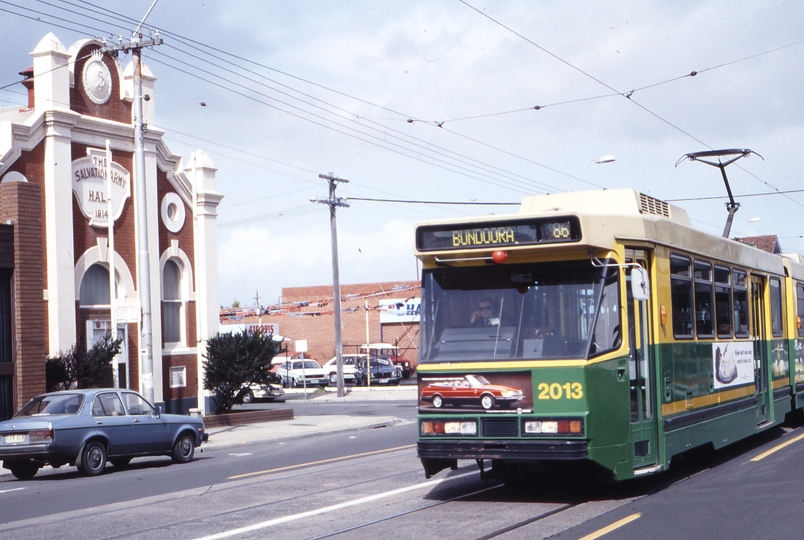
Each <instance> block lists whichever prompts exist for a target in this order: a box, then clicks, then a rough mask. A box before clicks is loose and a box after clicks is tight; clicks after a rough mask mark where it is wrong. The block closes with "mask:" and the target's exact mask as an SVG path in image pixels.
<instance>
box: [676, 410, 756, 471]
mask: <svg viewBox="0 0 804 540" xmlns="http://www.w3.org/2000/svg"><path fill="white" fill-rule="evenodd" d="M757 431H758V430H757V412H756V409H754V408H751V409H746V410H744V411H739V412H736V413H733V414H730V415H728V416H722V417H720V418H715V419H712V420H707V421H705V422H701V423H699V424H695V425H693V426H688V427H684V428H681V429H677V430H675V431H671V432H667V433H665V436H664V440H665V456H666V459H667V460H668V461H669V460H670V458H671V457H672V456H674V455H677V454H680V453H682V452H685V451H687V450H691V449H693V448H697V447H699V446H703V445H705V444H709V443H712V445H713V446H714V447H715V448H716V449H717V448H723V447H724V446H727V445H729V444H731V443H733V442H736V441H738V440H740V439H743V438H745V437H750V436H751V435H754V434H755V433H757Z"/></svg>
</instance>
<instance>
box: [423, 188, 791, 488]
mask: <svg viewBox="0 0 804 540" xmlns="http://www.w3.org/2000/svg"><path fill="white" fill-rule="evenodd" d="M416 255H417V257H418V258H419V259H420V260H421V261H422V265H423V273H422V286H423V288H422V306H421V328H420V352H419V366H418V391H419V404H418V406H419V415H418V423H419V438H418V454H419V457H420V459H421V461H422V464H423V465H424V469H425V473H426V475H427V476H428V477H429V476H431V475H433V474H435V473H437V472H439V471H440V470H443V469H445V468H455V467H457V461H458V460H459V459H474V460H478V463H479V464H480V466H481V470H483V468H484V466H485V465H486V464H488V463H489V462H490V463H491V466H492V471H495V472H497V473H500V474H505V475H507V474H518V473H519V472H522V471H529V470H535V471H538V470H542V469H543V468H548V469H561V468H563V467H564V466H568V465H569V466H572V467H573V468H576V467H577V468H578V469H579V470H584V467H590V468H591V469H594V470H596V471H597V472H602V473H605V474H609V473H610V474H611V475H612V476H613V478H615V479H618V480H620V479H627V478H632V477H635V476H639V475H643V474H649V473H654V472H658V471H661V470H664V469H666V468H667V467H668V466H669V465H670V461H671V458H672V457H673V456H675V455H678V454H680V453H682V452H685V451H687V450H690V449H692V448H695V447H700V446H703V445H712V446H713V447H715V448H720V447H723V446H725V445H727V444H730V443H732V442H735V441H737V440H739V439H742V438H745V437H748V436H750V435H753V434H755V433H758V432H760V431H763V430H765V429H768V428H770V427H772V426H775V425H778V424H779V423H781V422H782V421H783V420H784V417H785V414H786V413H788V412H790V411H791V410H793V409H795V408H800V407H802V406H804V364H802V362H803V361H804V360H802V353H801V348H802V347H801V344H802V341H803V340H804V337H802V336H804V331H802V329H801V323H800V321H801V318H800V317H801V315H804V265H802V264H801V263H800V262H799V261H797V260H795V259H794V258H784V257H781V256H779V255H774V254H772V253H767V252H765V251H762V250H760V249H757V248H755V247H752V246H749V245H746V244H743V243H740V242H737V241H734V240H730V239H727V238H721V237H717V236H713V235H709V234H706V233H703V232H701V231H698V230H695V229H693V228H692V226H691V224H690V220H689V218H688V217H687V214H686V212H685V211H684V210H682V209H680V208H678V207H676V206H673V205H670V204H667V203H665V202H663V201H660V200H657V199H654V198H652V197H649V196H647V195H644V194H641V193H638V192H636V191H633V190H607V191H595V192H578V193H562V194H554V195H546V196H536V197H528V198H525V199H524V201H523V202H522V205H521V206H520V210H519V213H518V214H514V215H506V216H498V215H491V216H485V217H479V218H473V219H468V220H460V221H454V220H453V221H438V222H429V223H423V224H420V225H418V226H417V228H416ZM791 363H792V365H793V366H794V368H793V369H791Z"/></svg>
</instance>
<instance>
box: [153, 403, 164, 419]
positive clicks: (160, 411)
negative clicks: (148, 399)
mask: <svg viewBox="0 0 804 540" xmlns="http://www.w3.org/2000/svg"><path fill="white" fill-rule="evenodd" d="M154 416H155V417H156V418H159V417H161V416H162V406H161V405H157V406H156V414H155V415H154Z"/></svg>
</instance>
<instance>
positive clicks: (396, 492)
mask: <svg viewBox="0 0 804 540" xmlns="http://www.w3.org/2000/svg"><path fill="white" fill-rule="evenodd" d="M465 476H477V471H475V472H471V473H465V474H459V475H457V476H450V477H448V478H442V479H440V480H430V481H429V482H423V483H421V484H414V485H412V486H407V487H403V488H399V489H394V490H392V491H386V492H384V493H377V494H376V495H369V496H368V497H363V498H362V499H355V500H353V501H346V502H342V503H339V504H333V505H332V506H325V507H324V508H319V509H318V510H309V511H307V512H301V513H299V514H291V515H289V516H285V517H281V518H276V519H271V520H268V521H263V522H262V523H255V524H254V525H249V526H248V527H241V528H239V529H232V530H230V531H224V532H221V533H217V534H211V535H209V536H202V537H200V538H197V539H196V540H218V539H219V538H229V537H231V536H237V535H239V534H243V533H249V532H254V531H258V530H260V529H266V528H268V527H273V526H274V525H279V524H281V523H287V522H289V521H296V520H297V519H304V518H308V517H312V516H318V515H321V514H326V513H328V512H334V511H336V510H341V509H343V508H348V507H350V506H358V505H361V504H365V503H368V502H372V501H376V500H378V499H384V498H386V497H393V496H394V495H399V494H401V493H407V492H408V491H414V490H416V489H423V488H428V487H431V486H437V485H438V484H441V483H443V482H449V481H451V480H457V479H458V478H463V477H465Z"/></svg>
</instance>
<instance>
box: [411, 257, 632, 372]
mask: <svg viewBox="0 0 804 540" xmlns="http://www.w3.org/2000/svg"><path fill="white" fill-rule="evenodd" d="M618 276H619V270H618V268H617V267H616V266H604V267H600V266H595V265H593V264H592V263H591V262H590V260H589V259H584V260H578V261H561V262H546V263H531V264H519V265H494V266H478V267H471V268H466V267H463V268H439V269H434V270H429V271H425V273H424V275H423V279H422V285H423V291H422V311H421V333H420V352H419V361H420V362H425V363H426V362H455V361H483V360H492V359H494V360H499V359H570V358H573V359H578V358H581V359H583V358H589V357H592V356H596V355H599V354H601V353H603V352H606V351H609V350H612V349H614V348H616V347H619V344H620V342H621V338H620V310H619V295H620V293H619V281H618Z"/></svg>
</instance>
